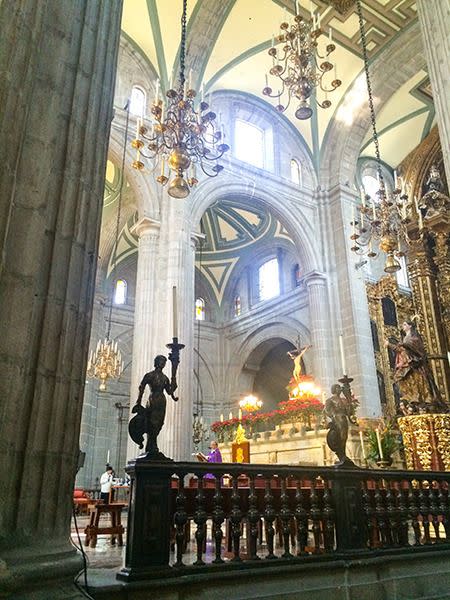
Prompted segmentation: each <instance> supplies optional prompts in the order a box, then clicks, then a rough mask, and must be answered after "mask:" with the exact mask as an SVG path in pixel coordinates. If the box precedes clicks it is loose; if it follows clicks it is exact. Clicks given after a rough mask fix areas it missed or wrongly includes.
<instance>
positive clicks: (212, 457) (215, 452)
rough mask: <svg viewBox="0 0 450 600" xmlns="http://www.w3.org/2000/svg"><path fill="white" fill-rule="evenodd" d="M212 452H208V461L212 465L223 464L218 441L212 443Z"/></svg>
mask: <svg viewBox="0 0 450 600" xmlns="http://www.w3.org/2000/svg"><path fill="white" fill-rule="evenodd" d="M209 448H210V451H209V452H208V456H207V457H206V459H207V461H208V462H210V463H221V462H222V454H221V453H220V450H219V446H218V444H217V442H216V441H214V440H213V441H212V442H211V444H210V446H209Z"/></svg>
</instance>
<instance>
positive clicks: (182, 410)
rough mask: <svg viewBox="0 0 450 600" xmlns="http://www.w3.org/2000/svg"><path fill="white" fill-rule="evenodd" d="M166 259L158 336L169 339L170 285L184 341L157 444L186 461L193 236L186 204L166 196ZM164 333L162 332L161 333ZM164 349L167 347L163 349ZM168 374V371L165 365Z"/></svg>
mask: <svg viewBox="0 0 450 600" xmlns="http://www.w3.org/2000/svg"><path fill="white" fill-rule="evenodd" d="M162 213H163V214H162V219H161V226H162V227H163V228H164V236H165V239H161V243H162V244H163V245H164V252H163V250H161V255H163V254H164V255H165V259H163V260H162V261H161V263H160V264H161V267H162V269H163V270H162V271H161V274H160V281H161V286H162V288H161V298H162V299H165V300H164V301H163V303H162V304H160V315H161V316H160V336H161V340H164V342H165V343H166V342H169V341H171V339H172V334H173V329H172V318H171V315H172V287H173V286H174V285H175V286H176V287H177V297H178V338H179V341H180V343H182V344H185V346H186V347H185V349H184V350H182V351H181V359H180V366H179V368H178V390H177V392H176V396H178V397H179V401H178V403H174V402H173V401H172V400H171V399H170V398H169V399H168V402H167V415H166V424H165V425H164V428H163V430H162V431H161V434H160V438H159V440H160V441H159V447H160V449H161V450H162V452H164V454H166V455H167V456H170V457H171V458H173V459H174V460H189V458H190V455H191V452H192V402H193V372H194V275H195V273H194V263H195V237H193V236H192V235H191V232H190V230H189V219H188V217H189V214H188V213H189V204H188V202H186V201H184V202H183V201H181V202H180V201H179V200H173V199H171V198H169V200H168V202H167V203H166V204H165V208H163V210H162ZM163 332H165V334H164V333H163ZM166 352H167V350H166ZM167 374H168V375H169V374H170V369H169V367H168V369H167Z"/></svg>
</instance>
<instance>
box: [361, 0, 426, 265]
mask: <svg viewBox="0 0 450 600" xmlns="http://www.w3.org/2000/svg"><path fill="white" fill-rule="evenodd" d="M356 8H357V12H358V19H359V30H360V35H361V44H362V49H363V58H364V71H365V75H366V82H367V92H368V101H369V110H370V119H371V123H372V133H373V143H374V147H375V160H376V171H377V180H378V186H379V189H378V191H377V192H376V198H371V196H370V195H368V194H366V192H365V190H364V189H361V205H359V206H358V210H359V212H360V216H359V218H357V217H356V214H355V209H354V208H353V218H352V221H351V222H350V225H351V226H352V234H351V236H350V239H351V240H352V242H353V245H352V247H351V250H352V251H353V252H355V253H356V254H358V255H361V254H366V255H367V256H368V257H369V258H375V257H376V256H378V253H377V252H376V250H375V248H376V245H378V247H379V249H380V250H381V251H382V252H384V253H385V254H386V261H385V265H384V270H385V272H386V273H395V272H396V271H399V270H400V269H401V265H400V262H399V261H398V258H400V257H402V256H405V252H406V249H407V247H408V245H409V243H410V239H409V236H408V225H410V223H412V221H413V219H414V215H417V218H418V226H419V231H420V230H421V229H422V227H423V223H422V214H421V212H420V209H419V207H418V205H417V200H416V201H415V203H413V202H412V201H411V200H410V199H409V197H408V193H407V190H406V186H405V185H404V183H403V182H402V180H401V178H400V177H397V175H396V173H395V174H394V189H393V190H392V192H389V191H388V189H387V187H386V183H385V181H384V178H383V172H382V169H381V155H380V145H379V140H378V132H377V125H376V119H375V109H374V103H373V95H372V85H371V82H370V76H369V59H368V53H367V43H366V33H365V29H364V20H363V16H362V10H361V1H360V0H356ZM374 246H375V248H374Z"/></svg>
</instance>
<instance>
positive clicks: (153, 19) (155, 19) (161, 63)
mask: <svg viewBox="0 0 450 600" xmlns="http://www.w3.org/2000/svg"><path fill="white" fill-rule="evenodd" d="M147 11H148V16H149V19H150V25H151V27H152V32H153V40H154V42H155V50H156V56H157V58H158V68H159V77H160V80H161V88H162V89H163V90H167V89H168V87H169V82H168V79H167V66H166V57H165V55H164V44H163V41H162V35H161V27H160V24H159V16H158V8H157V6H156V0H147Z"/></svg>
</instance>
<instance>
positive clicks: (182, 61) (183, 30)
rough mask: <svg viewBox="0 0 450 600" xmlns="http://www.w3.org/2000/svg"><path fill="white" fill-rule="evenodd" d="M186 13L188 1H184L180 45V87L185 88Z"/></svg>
mask: <svg viewBox="0 0 450 600" xmlns="http://www.w3.org/2000/svg"><path fill="white" fill-rule="evenodd" d="M186 13H187V0H183V14H182V15H181V43H180V86H181V87H183V86H184V81H185V75H184V71H185V61H186Z"/></svg>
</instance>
